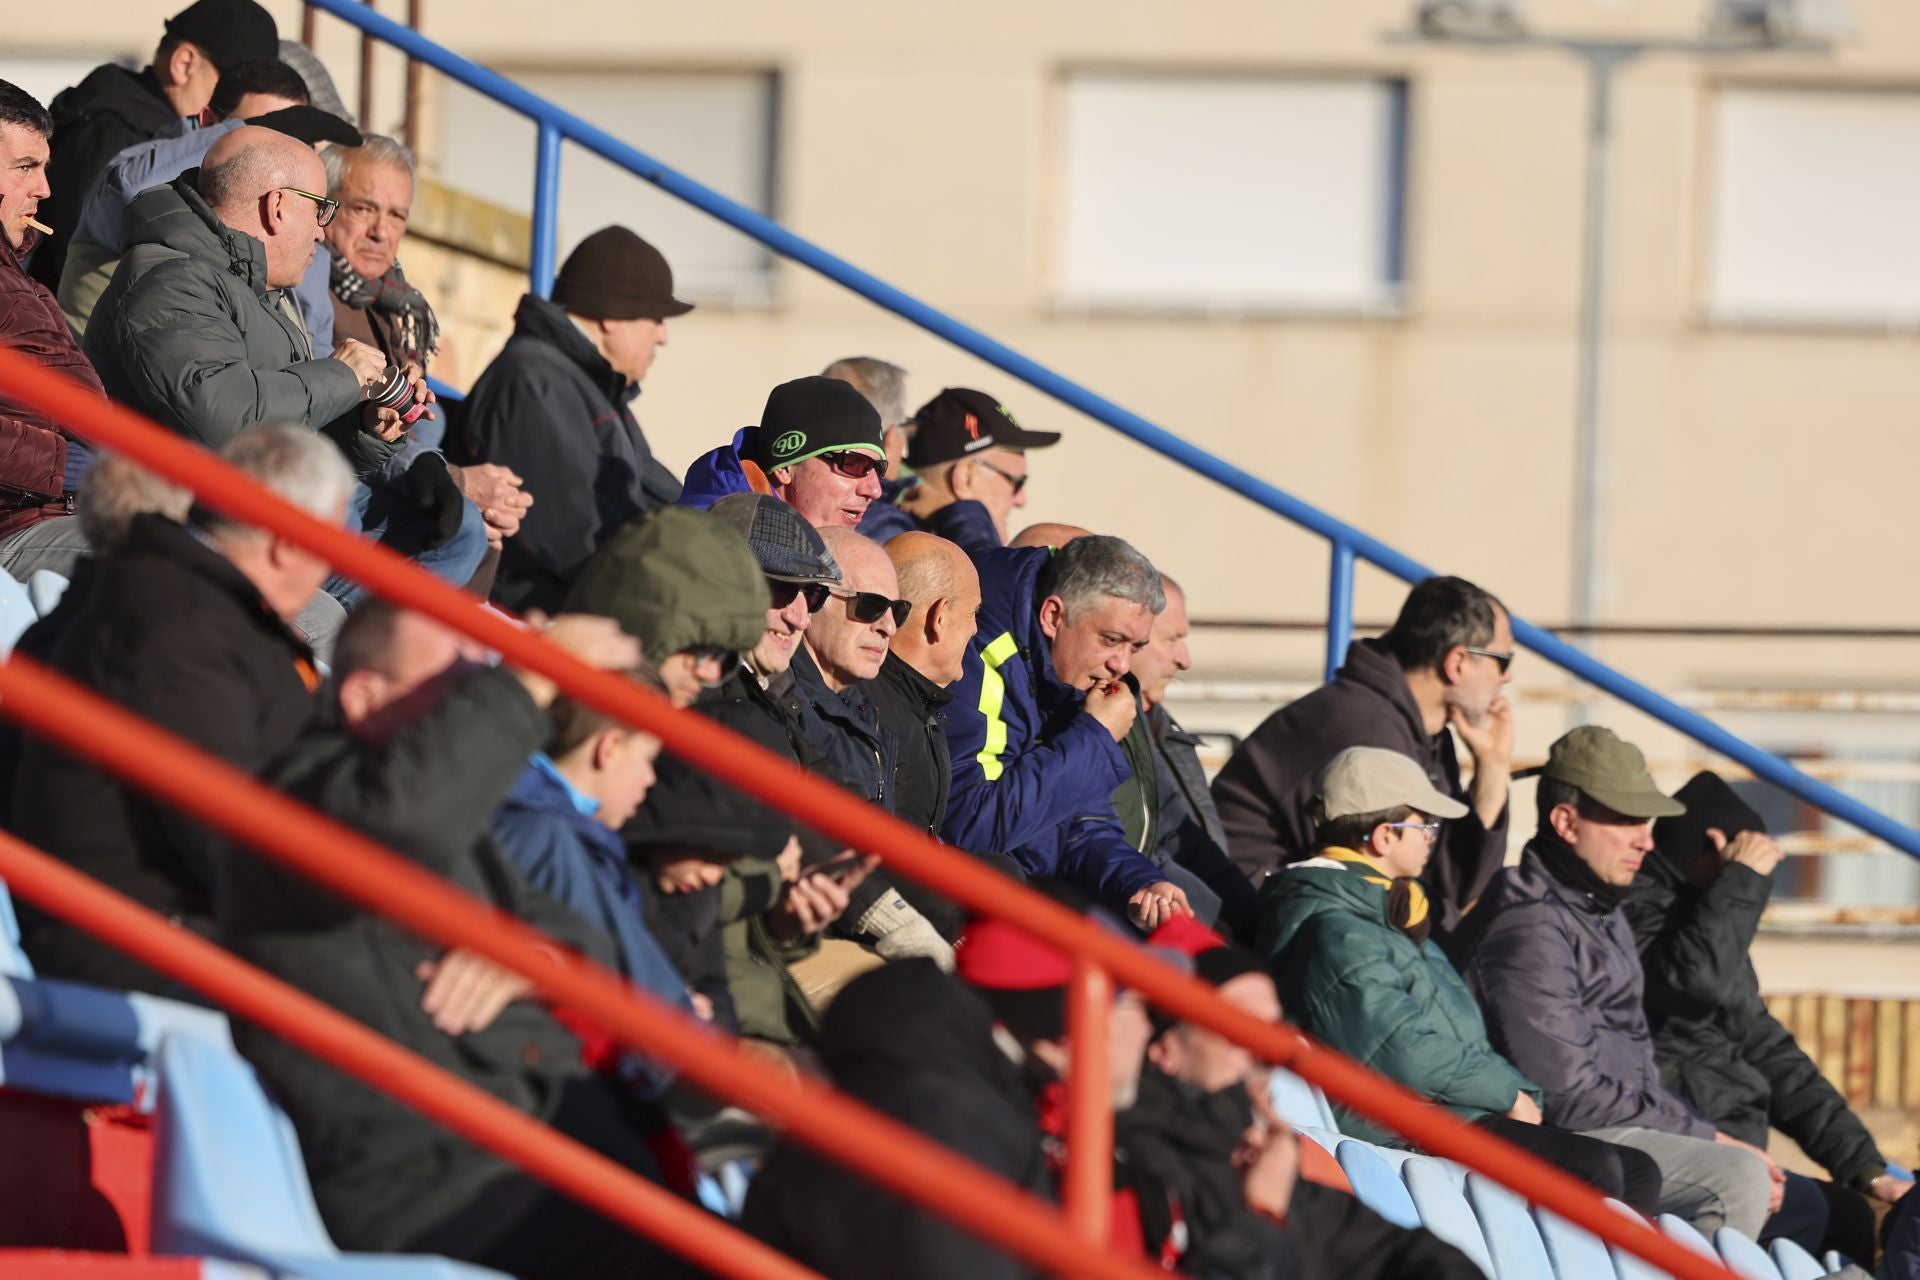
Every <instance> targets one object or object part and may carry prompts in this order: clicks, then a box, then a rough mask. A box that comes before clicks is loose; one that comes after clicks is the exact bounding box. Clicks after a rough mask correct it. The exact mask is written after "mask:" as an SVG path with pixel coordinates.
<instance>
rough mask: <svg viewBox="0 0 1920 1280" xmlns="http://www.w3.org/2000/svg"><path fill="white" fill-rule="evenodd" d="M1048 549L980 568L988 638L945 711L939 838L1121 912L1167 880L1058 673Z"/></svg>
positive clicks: (983, 636) (1091, 725) (971, 653)
mask: <svg viewBox="0 0 1920 1280" xmlns="http://www.w3.org/2000/svg"><path fill="white" fill-rule="evenodd" d="M1051 554H1052V552H1050V551H1048V550H1047V549H1046V548H1044V547H1030V548H1018V549H1007V550H1000V551H992V552H988V553H987V554H985V555H983V556H980V557H978V558H977V559H976V564H978V566H979V569H980V591H981V607H980V630H979V634H977V635H976V636H974V638H973V642H972V643H971V644H970V645H968V646H967V662H966V668H965V671H964V672H963V674H962V675H961V677H960V680H959V682H958V683H957V684H955V685H954V686H953V695H954V696H953V701H952V702H951V703H950V704H949V705H948V707H947V742H948V744H949V745H950V746H951V748H952V751H953V791H952V794H951V796H950V797H949V798H948V801H947V817H946V821H945V822H944V823H943V824H942V826H941V830H940V834H941V835H942V836H943V837H944V838H945V839H946V841H947V842H948V843H949V844H954V845H958V846H959V847H960V848H962V849H985V850H992V851H996V852H1002V853H1006V854H1009V855H1011V856H1012V857H1013V858H1014V860H1015V861H1017V862H1019V863H1020V865H1021V866H1022V867H1023V868H1025V870H1026V871H1027V873H1028V875H1030V876H1033V877H1035V878H1036V879H1037V878H1043V877H1047V876H1059V877H1062V878H1064V879H1066V880H1070V881H1072V882H1073V883H1075V884H1076V885H1078V886H1079V887H1080V888H1082V889H1084V890H1086V891H1087V892H1089V893H1092V894H1094V895H1096V896H1097V897H1099V898H1100V899H1101V900H1102V901H1103V902H1104V903H1106V904H1107V905H1108V906H1109V907H1112V908H1114V909H1115V910H1118V911H1121V912H1124V911H1125V909H1126V903H1127V899H1129V898H1131V897H1132V896H1133V895H1134V894H1135V893H1138V892H1139V891H1140V890H1142V889H1144V888H1146V887H1147V886H1148V885H1151V884H1158V883H1159V882H1161V881H1162V880H1165V879H1166V876H1165V875H1163V874H1162V873H1161V872H1160V871H1159V869H1158V868H1156V867H1155V866H1154V865H1153V864H1152V863H1151V862H1149V861H1148V860H1147V859H1146V858H1144V857H1142V856H1141V855H1140V853H1139V852H1138V851H1137V850H1136V849H1134V847H1133V845H1132V844H1130V843H1129V842H1128V840H1127V836H1126V831H1125V830H1124V829H1123V828H1122V826H1121V824H1120V818H1119V816H1118V815H1117V814H1115V813H1114V810H1113V793H1114V790H1115V789H1116V788H1117V787H1119V786H1120V784H1121V783H1123V782H1126V781H1127V780H1128V779H1129V778H1130V777H1131V776H1132V773H1131V770H1130V769H1129V768H1128V764H1127V756H1126V753H1125V752H1124V751H1122V750H1121V748H1120V744H1119V743H1117V742H1115V741H1114V740H1113V735H1112V734H1110V733H1108V732H1107V729H1106V726H1105V725H1103V724H1101V723H1100V722H1099V721H1098V720H1095V719H1094V718H1093V717H1092V716H1089V715H1085V714H1082V708H1081V701H1082V699H1083V697H1084V695H1083V693H1082V692H1081V691H1080V690H1078V689H1075V688H1072V687H1070V686H1069V685H1066V684H1064V683H1062V682H1061V680H1060V678H1059V677H1058V676H1056V675H1055V674H1054V672H1053V648H1052V645H1051V644H1049V643H1048V641H1047V638H1046V636H1045V635H1044V634H1042V633H1041V631H1040V623H1039V619H1038V618H1037V616H1036V613H1037V609H1036V605H1037V603H1038V602H1037V601H1036V599H1035V594H1036V591H1037V586H1038V580H1039V577H1040V570H1041V568H1042V566H1044V565H1045V564H1046V563H1047V558H1048V557H1049V556H1050V555H1051Z"/></svg>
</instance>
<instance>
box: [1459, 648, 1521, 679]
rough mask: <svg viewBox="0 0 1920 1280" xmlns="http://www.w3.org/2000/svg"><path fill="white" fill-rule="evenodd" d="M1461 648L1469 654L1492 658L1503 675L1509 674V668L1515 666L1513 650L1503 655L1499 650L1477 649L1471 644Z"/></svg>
mask: <svg viewBox="0 0 1920 1280" xmlns="http://www.w3.org/2000/svg"><path fill="white" fill-rule="evenodd" d="M1460 647H1461V648H1462V649H1465V650H1466V651H1467V652H1468V653H1477V654H1479V655H1480V656H1481V657H1483V658H1492V659H1493V660H1494V661H1495V662H1497V663H1499V664H1500V674H1501V675H1505V674H1507V668H1508V667H1510V666H1512V665H1513V650H1511V649H1509V650H1507V651H1506V652H1505V653H1502V652H1500V651H1499V650H1498V649H1476V648H1474V647H1473V646H1472V645H1470V644H1463V645H1461V646H1460Z"/></svg>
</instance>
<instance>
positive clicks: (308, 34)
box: [300, 4, 318, 49]
mask: <svg viewBox="0 0 1920 1280" xmlns="http://www.w3.org/2000/svg"><path fill="white" fill-rule="evenodd" d="M317 17H318V15H317V14H315V13H314V10H313V6H312V5H311V4H303V5H301V6H300V43H301V44H303V45H305V46H307V48H309V49H311V48H313V33H314V28H315V26H316V25H318V24H317V23H316V21H315V19H316V18H317Z"/></svg>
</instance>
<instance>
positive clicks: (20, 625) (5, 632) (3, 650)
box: [0, 573, 40, 654]
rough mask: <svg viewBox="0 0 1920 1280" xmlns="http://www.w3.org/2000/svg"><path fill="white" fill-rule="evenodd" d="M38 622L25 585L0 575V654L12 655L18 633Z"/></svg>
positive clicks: (38, 616)
mask: <svg viewBox="0 0 1920 1280" xmlns="http://www.w3.org/2000/svg"><path fill="white" fill-rule="evenodd" d="M38 621H40V615H39V614H38V613H37V612H35V611H34V607H33V597H32V596H30V595H28V594H27V587H26V584H25V583H23V582H21V581H20V580H19V579H17V578H14V577H11V576H9V575H7V574H5V573H0V654H7V653H12V652H13V646H14V642H15V641H17V640H19V639H20V633H21V632H23V631H25V630H26V629H27V628H28V627H30V626H32V625H33V624H34V623H36V622H38Z"/></svg>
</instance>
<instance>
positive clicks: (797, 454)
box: [748, 377, 887, 471]
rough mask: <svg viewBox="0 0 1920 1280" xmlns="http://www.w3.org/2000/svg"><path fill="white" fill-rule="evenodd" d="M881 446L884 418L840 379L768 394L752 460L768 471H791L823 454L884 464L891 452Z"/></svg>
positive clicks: (801, 382)
mask: <svg viewBox="0 0 1920 1280" xmlns="http://www.w3.org/2000/svg"><path fill="white" fill-rule="evenodd" d="M880 441H881V425H880V412H879V410H877V409H875V408H874V407H873V405H872V403H871V402H870V401H869V400H868V399H867V398H866V397H865V396H863V395H861V394H860V393H859V392H858V391H856V390H855V389H854V387H853V384H852V383H850V382H842V381H840V379H838V378H822V377H808V378H795V379H794V380H793V381H792V382H783V383H781V384H780V385H779V386H777V387H775V388H774V389H773V390H772V392H770V393H769V394H768V396H767V407H766V408H765V409H764V410H762V411H761V413H760V428H759V430H758V431H757V432H755V433H754V434H753V437H752V439H751V441H750V442H749V445H748V457H749V460H750V461H752V462H755V463H757V464H759V466H760V467H761V469H762V470H765V471H772V470H773V469H774V468H776V467H791V466H793V465H795V464H796V463H801V462H805V461H806V460H807V459H808V458H817V457H819V456H820V455H821V454H823V453H865V454H870V455H872V456H873V457H875V458H885V457H886V456H887V450H886V447H885V446H884V445H882V444H881V442H880Z"/></svg>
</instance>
